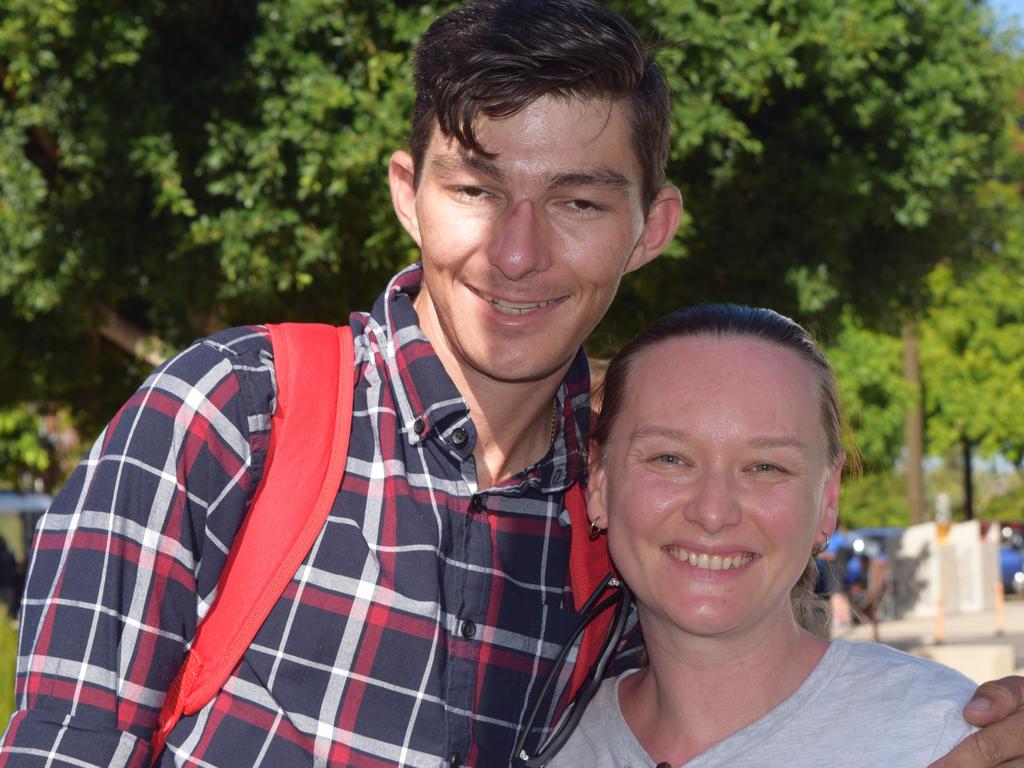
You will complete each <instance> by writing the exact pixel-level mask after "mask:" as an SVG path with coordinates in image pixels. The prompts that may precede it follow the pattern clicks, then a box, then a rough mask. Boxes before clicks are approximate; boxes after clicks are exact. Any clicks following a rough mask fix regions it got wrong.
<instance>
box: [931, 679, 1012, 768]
mask: <svg viewBox="0 0 1024 768" xmlns="http://www.w3.org/2000/svg"><path fill="white" fill-rule="evenodd" d="M964 718H965V719H966V720H967V722H969V723H970V724H971V725H976V726H978V727H979V728H981V730H980V731H978V732H977V733H974V734H972V735H970V736H968V737H967V738H966V739H964V740H963V741H962V742H960V744H958V745H957V747H956V749H954V750H953V751H952V752H950V753H949V754H948V755H946V756H945V757H943V758H942V759H940V760H938V761H937V762H935V763H932V765H931V766H930V768H996V766H999V767H1000V768H1013V766H1017V768H1024V677H1019V676H1013V677H1004V678H1002V679H1001V680H993V681H990V682H987V683H984V684H983V685H982V686H980V687H979V688H978V690H977V691H976V692H975V694H974V698H973V699H971V701H970V702H969V703H968V704H967V706H966V707H965V708H964Z"/></svg>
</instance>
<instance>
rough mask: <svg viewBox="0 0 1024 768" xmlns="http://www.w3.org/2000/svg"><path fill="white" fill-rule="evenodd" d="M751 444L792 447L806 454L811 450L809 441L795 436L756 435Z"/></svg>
mask: <svg viewBox="0 0 1024 768" xmlns="http://www.w3.org/2000/svg"><path fill="white" fill-rule="evenodd" d="M750 445H751V447H753V448H791V449H793V450H796V451H799V452H800V453H802V454H804V455H805V456H806V455H807V454H809V453H810V451H811V447H810V446H809V445H808V444H807V443H805V442H804V441H803V440H799V439H797V438H795V437H756V438H754V439H753V440H751V441H750Z"/></svg>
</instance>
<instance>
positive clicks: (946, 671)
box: [832, 640, 977, 707]
mask: <svg viewBox="0 0 1024 768" xmlns="http://www.w3.org/2000/svg"><path fill="white" fill-rule="evenodd" d="M832 642H833V644H839V645H840V646H846V647H847V649H848V650H847V653H846V655H845V658H844V659H843V663H842V667H841V669H840V671H839V675H838V681H840V682H841V681H844V680H845V681H847V682H854V683H856V682H858V681H859V683H860V684H861V686H863V687H864V688H867V689H869V690H870V691H873V692H874V694H875V695H877V694H878V692H879V690H880V689H881V690H885V692H886V695H887V696H888V695H892V696H894V697H897V698H914V699H919V700H923V701H931V702H951V703H953V704H955V705H957V706H958V707H959V706H963V704H966V703H967V701H968V700H969V699H970V697H971V695H972V694H973V693H974V690H975V688H977V684H976V683H975V682H973V681H972V680H971V679H970V678H968V677H967V676H966V675H964V674H962V673H960V672H958V671H957V670H955V669H952V668H951V667H947V666H945V665H943V664H939V663H938V662H936V661H932V660H931V659H926V658H922V657H920V656H915V655H913V654H910V653H906V652H904V651H901V650H898V649H896V648H892V647H891V646H888V645H883V644H881V643H856V642H850V641H848V640H833V641H832ZM866 683H870V684H868V685H865V684H866Z"/></svg>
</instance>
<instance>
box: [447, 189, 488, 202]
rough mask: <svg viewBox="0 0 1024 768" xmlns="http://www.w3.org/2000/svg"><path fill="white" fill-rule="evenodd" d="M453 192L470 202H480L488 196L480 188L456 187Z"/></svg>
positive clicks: (484, 190) (485, 191)
mask: <svg viewBox="0 0 1024 768" xmlns="http://www.w3.org/2000/svg"><path fill="white" fill-rule="evenodd" d="M455 191H456V193H458V194H459V195H461V196H462V197H465V198H467V199H470V200H480V199H482V198H484V197H487V195H488V192H487V190H486V189H483V188H482V187H456V188H455Z"/></svg>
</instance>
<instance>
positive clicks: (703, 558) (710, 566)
mask: <svg viewBox="0 0 1024 768" xmlns="http://www.w3.org/2000/svg"><path fill="white" fill-rule="evenodd" d="M668 552H669V554H670V555H672V557H674V558H675V559H676V560H682V561H684V562H687V563H689V564H690V565H692V566H694V567H696V568H703V569H705V570H707V571H727V570H729V569H730V568H742V567H743V566H744V565H746V564H747V563H749V562H750V561H751V560H753V559H754V558H753V556H751V555H731V556H729V557H722V556H721V555H709V554H708V553H707V552H690V551H689V550H686V549H683V548H682V547H670V548H669V550H668Z"/></svg>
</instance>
